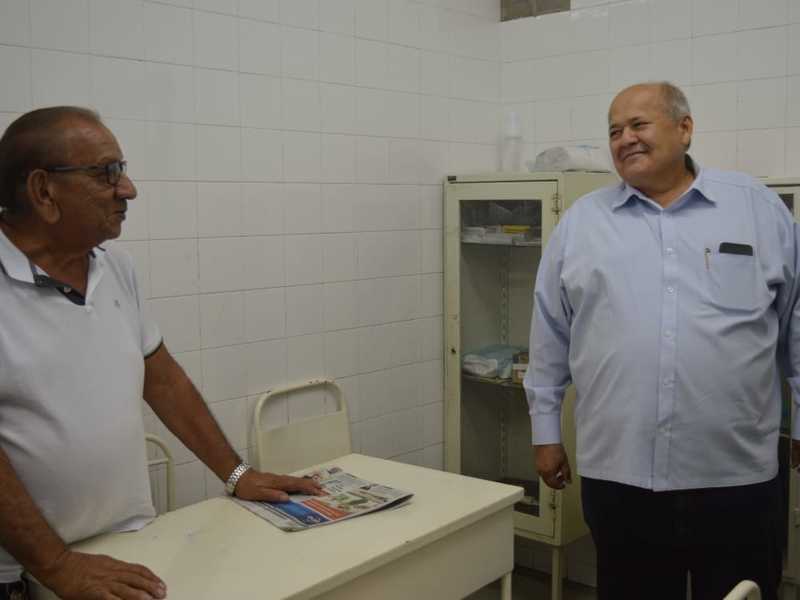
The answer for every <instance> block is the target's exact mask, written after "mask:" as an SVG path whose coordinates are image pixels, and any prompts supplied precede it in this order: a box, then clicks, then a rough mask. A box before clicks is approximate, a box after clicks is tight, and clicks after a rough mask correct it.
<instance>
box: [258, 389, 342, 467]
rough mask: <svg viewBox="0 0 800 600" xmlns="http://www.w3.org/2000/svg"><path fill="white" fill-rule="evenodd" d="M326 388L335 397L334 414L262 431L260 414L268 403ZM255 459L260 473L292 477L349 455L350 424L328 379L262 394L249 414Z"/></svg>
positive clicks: (336, 392) (337, 390) (338, 390)
mask: <svg viewBox="0 0 800 600" xmlns="http://www.w3.org/2000/svg"><path fill="white" fill-rule="evenodd" d="M319 387H323V388H328V389H330V390H331V391H333V393H334V396H335V397H336V400H337V404H338V410H337V411H336V412H333V413H330V414H327V415H322V416H319V417H311V418H308V419H303V420H301V421H296V422H294V423H289V424H288V425H283V426H281V427H277V428H274V429H263V428H262V426H261V412H262V410H263V408H264V407H265V406H266V405H267V403H268V402H270V401H272V400H274V399H275V398H277V397H280V396H284V395H286V394H290V393H292V392H297V391H304V390H308V389H313V388H319ZM253 425H254V428H255V438H256V439H255V442H256V456H255V460H254V463H255V467H256V468H257V469H258V470H260V471H271V472H273V473H292V472H294V471H297V470H299V469H303V468H305V467H310V466H312V465H316V464H319V463H322V462H325V461H328V460H331V459H334V458H337V457H339V456H343V455H345V454H350V452H351V451H352V450H351V449H350V421H349V418H348V415H347V405H346V404H345V402H344V397H343V395H342V389H341V388H340V387H339V386H338V384H337V383H336V382H335V381H334V380H332V379H313V380H311V381H308V382H305V383H300V384H297V385H289V386H286V387H280V388H275V389H273V390H269V391H268V392H266V393H265V394H263V395H262V396H261V397H260V398H259V399H258V403H257V404H256V407H255V410H254V411H253Z"/></svg>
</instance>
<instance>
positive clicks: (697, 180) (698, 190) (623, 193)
mask: <svg viewBox="0 0 800 600" xmlns="http://www.w3.org/2000/svg"><path fill="white" fill-rule="evenodd" d="M686 166H687V167H688V168H689V169H690V170H691V171H692V172H693V173H694V174H695V176H694V181H693V182H692V185H690V186H689V188H688V189H687V190H686V191H685V192H684V193H683V196H682V197H681V199H679V200H678V201H677V202H676V203H675V204H674V205H672V206H678V205H681V204H684V203H685V202H686V199H687V198H690V197H696V198H700V199H702V200H705V201H707V202H710V203H711V204H716V203H717V201H716V198H714V196H713V192H711V191H710V190H709V187H710V186H709V185H708V181H707V179H706V176H705V169H703V168H702V167H701V166H700V164H699V163H698V162H697V161H696V160H694V159H693V158H692V157H691V156H689V155H688V154H687V155H686ZM636 199H638V200H648V201H650V202H652V200H650V198H648V197H647V196H646V195H645V194H644V193H642V192H641V191H640V190H638V189H636V188H635V187H633V186H632V185H630V184H628V183H627V182H625V181H622V182H621V183H620V184H619V194H618V197H617V198H616V200H614V202H613V203H612V205H611V209H612V210H617V209H618V208H621V207H623V206H625V205H626V204H628V203H629V202H630V201H631V200H636Z"/></svg>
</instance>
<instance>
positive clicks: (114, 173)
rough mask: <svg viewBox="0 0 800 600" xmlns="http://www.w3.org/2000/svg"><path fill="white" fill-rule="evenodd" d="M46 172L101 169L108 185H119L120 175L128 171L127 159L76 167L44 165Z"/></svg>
mask: <svg viewBox="0 0 800 600" xmlns="http://www.w3.org/2000/svg"><path fill="white" fill-rule="evenodd" d="M42 170H43V171H47V172H48V173H72V172H74V171H103V172H105V174H106V181H107V182H108V185H112V186H117V185H119V181H120V179H122V176H123V175H125V174H126V173H127V172H128V161H127V160H114V161H111V162H110V163H106V164H104V165H83V166H76V167H44V168H43V169H42Z"/></svg>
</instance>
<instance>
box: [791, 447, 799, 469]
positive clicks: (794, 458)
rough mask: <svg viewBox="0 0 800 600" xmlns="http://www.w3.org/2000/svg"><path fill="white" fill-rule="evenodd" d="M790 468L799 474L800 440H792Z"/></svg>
mask: <svg viewBox="0 0 800 600" xmlns="http://www.w3.org/2000/svg"><path fill="white" fill-rule="evenodd" d="M791 464H792V468H793V469H797V471H798V473H800V440H792V462H791Z"/></svg>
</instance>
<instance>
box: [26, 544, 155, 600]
mask: <svg viewBox="0 0 800 600" xmlns="http://www.w3.org/2000/svg"><path fill="white" fill-rule="evenodd" d="M34 575H35V576H36V577H37V578H38V579H39V581H40V582H41V583H42V584H44V585H45V586H47V587H48V588H50V589H51V590H53V592H55V593H56V595H57V596H58V597H59V598H62V599H63V600H107V599H109V598H114V599H117V598H118V599H120V600H161V599H162V598H166V597H167V586H166V585H165V584H164V582H163V581H161V579H159V578H158V577H156V575H154V574H153V572H152V571H151V570H150V569H148V568H147V567H145V566H142V565H136V564H132V563H126V562H122V561H120V560H116V559H114V558H111V557H110V556H104V555H101V554H84V553H82V552H73V551H71V550H67V551H66V552H64V553H63V554H62V555H61V556H59V557H58V559H57V560H56V561H55V563H53V565H52V566H50V567H49V568H48V569H46V570H45V571H42V572H39V573H34Z"/></svg>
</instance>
